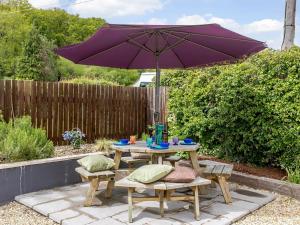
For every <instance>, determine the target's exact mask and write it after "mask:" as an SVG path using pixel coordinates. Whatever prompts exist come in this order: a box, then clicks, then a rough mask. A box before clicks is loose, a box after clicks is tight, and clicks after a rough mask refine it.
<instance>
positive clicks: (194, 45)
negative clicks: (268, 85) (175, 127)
mask: <svg viewBox="0 0 300 225" xmlns="http://www.w3.org/2000/svg"><path fill="white" fill-rule="evenodd" d="M264 48H266V45H265V43H264V42H260V41H257V40H254V39H251V38H248V37H245V36H243V35H240V34H238V33H235V32H232V31H230V30H228V29H225V28H223V27H221V26H220V25H218V24H205V25H183V26H182V25H117V24H106V25H105V26H103V27H102V28H101V29H99V30H98V31H97V32H96V34H94V35H93V36H92V37H91V38H90V39H88V40H86V41H84V42H82V43H79V44H75V45H70V46H66V47H63V48H60V49H58V50H57V53H58V54H59V55H60V56H63V57H64V58H67V59H69V60H71V61H73V62H74V63H77V64H84V65H96V66H105V67H114V68H126V69H146V68H156V72H157V74H156V93H155V111H156V118H158V116H157V115H158V109H159V108H158V106H159V86H160V69H161V68H189V67H201V66H207V65H212V64H216V63H225V62H226V63H231V62H235V61H237V60H238V59H241V58H243V57H245V56H248V55H250V54H253V53H256V52H258V51H261V50H263V49H264Z"/></svg>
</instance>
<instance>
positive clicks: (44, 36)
mask: <svg viewBox="0 0 300 225" xmlns="http://www.w3.org/2000/svg"><path fill="white" fill-rule="evenodd" d="M104 23H105V21H104V20H103V19H101V18H80V17H79V16H78V15H72V14H68V13H67V12H66V11H64V10H61V9H49V10H42V9H35V8H33V7H32V6H31V5H30V4H29V3H28V1H27V0H21V1H17V0H7V1H5V2H3V1H2V2H1V1H0V27H1V29H0V79H4V78H11V77H16V78H17V79H33V80H50V81H53V80H65V79H67V80H70V79H73V78H79V77H83V78H84V80H87V79H85V78H91V79H92V81H91V82H89V81H87V82H89V83H104V84H105V85H111V84H112V85H114V84H118V85H131V84H133V83H134V82H135V81H136V80H137V79H138V77H139V73H138V72H137V71H136V70H120V69H110V68H99V67H93V66H83V65H75V64H73V63H72V62H69V61H67V60H64V59H61V58H58V57H54V56H55V55H54V54H53V48H54V47H61V46H65V45H69V44H74V43H78V42H81V41H83V40H86V39H87V38H89V37H90V36H91V35H92V34H94V33H95V32H96V31H97V30H98V29H99V28H100V27H101V26H103V24H104ZM34 30H37V31H38V35H35V36H32V35H33V34H34V32H33V31H34ZM35 42H36V43H35ZM31 48H32V49H33V50H32V51H33V52H28V50H29V49H31ZM20 58H21V59H20ZM16 68H18V71H16ZM16 73H18V75H17V76H15V75H16ZM94 80H99V81H97V82H96V81H94ZM75 82H77V81H75Z"/></svg>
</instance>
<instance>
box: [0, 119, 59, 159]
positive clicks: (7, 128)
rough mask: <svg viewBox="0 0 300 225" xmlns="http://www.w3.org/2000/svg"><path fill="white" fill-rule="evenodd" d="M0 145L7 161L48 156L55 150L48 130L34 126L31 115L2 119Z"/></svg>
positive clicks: (1, 152) (0, 123) (0, 152)
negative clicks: (49, 138)
mask: <svg viewBox="0 0 300 225" xmlns="http://www.w3.org/2000/svg"><path fill="white" fill-rule="evenodd" d="M0 146H1V148H0V154H1V155H2V157H3V158H4V159H5V160H7V161H21V160H31V159H42V158H48V157H50V156H52V155H53V151H54V147H53V143H52V142H51V141H49V140H48V139H47V135H46V132H45V131H44V130H42V129H40V128H34V127H32V125H31V119H30V117H21V118H17V119H15V120H14V121H12V120H11V121H10V122H9V123H6V122H4V121H0Z"/></svg>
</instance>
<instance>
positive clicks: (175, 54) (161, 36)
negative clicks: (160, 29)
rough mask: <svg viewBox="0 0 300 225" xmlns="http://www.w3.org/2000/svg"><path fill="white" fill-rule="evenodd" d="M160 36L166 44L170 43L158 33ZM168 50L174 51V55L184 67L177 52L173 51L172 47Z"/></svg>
mask: <svg viewBox="0 0 300 225" xmlns="http://www.w3.org/2000/svg"><path fill="white" fill-rule="evenodd" d="M159 34H160V36H161V38H162V39H163V40H164V41H165V42H166V43H167V46H168V45H170V43H169V42H168V41H167V39H165V38H164V37H163V35H161V33H159ZM170 50H171V51H172V52H173V53H174V55H175V56H176V57H177V59H178V61H179V62H180V63H181V65H182V67H183V68H185V65H184V64H183V62H182V60H181V59H180V58H179V56H178V54H177V53H176V52H175V51H174V49H172V48H170Z"/></svg>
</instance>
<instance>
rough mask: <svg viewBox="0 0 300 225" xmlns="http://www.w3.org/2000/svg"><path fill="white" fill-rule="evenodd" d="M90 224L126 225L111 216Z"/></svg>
mask: <svg viewBox="0 0 300 225" xmlns="http://www.w3.org/2000/svg"><path fill="white" fill-rule="evenodd" d="M89 225H124V223H122V222H120V221H118V220H115V219H113V218H111V217H107V218H105V219H103V220H97V221H95V222H92V223H89Z"/></svg>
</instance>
